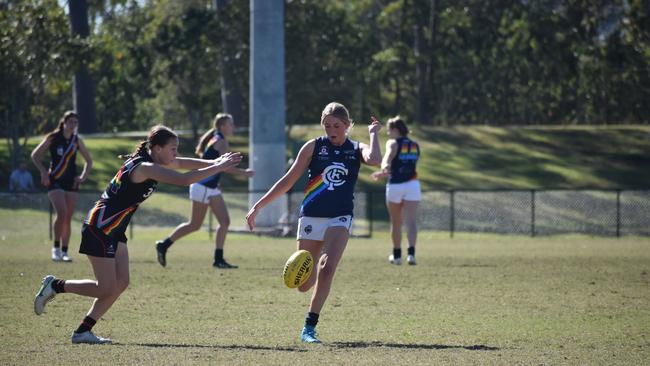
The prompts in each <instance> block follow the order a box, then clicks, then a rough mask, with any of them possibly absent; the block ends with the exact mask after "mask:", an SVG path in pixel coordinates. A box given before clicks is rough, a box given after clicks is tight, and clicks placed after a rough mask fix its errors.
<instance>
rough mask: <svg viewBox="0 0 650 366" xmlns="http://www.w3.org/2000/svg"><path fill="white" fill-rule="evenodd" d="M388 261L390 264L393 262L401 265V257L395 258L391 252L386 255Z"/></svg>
mask: <svg viewBox="0 0 650 366" xmlns="http://www.w3.org/2000/svg"><path fill="white" fill-rule="evenodd" d="M388 262H390V264H394V265H396V266H401V265H402V258H395V257H394V256H393V255H392V254H391V255H389V256H388Z"/></svg>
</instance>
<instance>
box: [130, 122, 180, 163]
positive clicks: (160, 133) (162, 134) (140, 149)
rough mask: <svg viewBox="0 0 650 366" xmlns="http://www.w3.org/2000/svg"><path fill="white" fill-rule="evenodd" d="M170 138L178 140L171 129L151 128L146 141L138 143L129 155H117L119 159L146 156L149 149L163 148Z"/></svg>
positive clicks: (157, 126)
mask: <svg viewBox="0 0 650 366" xmlns="http://www.w3.org/2000/svg"><path fill="white" fill-rule="evenodd" d="M172 138H174V139H178V135H177V134H176V132H174V131H172V129H171V128H169V127H166V126H163V125H156V126H153V127H152V128H151V131H150V132H149V136H148V137H147V139H146V140H144V141H140V143H139V144H138V145H137V146H136V147H135V150H134V151H133V152H132V153H131V154H128V155H119V156H118V157H119V158H121V159H130V158H133V157H136V156H144V155H147V154H148V150H149V149H151V148H152V147H154V146H156V145H158V146H165V145H167V143H168V142H169V140H171V139H172Z"/></svg>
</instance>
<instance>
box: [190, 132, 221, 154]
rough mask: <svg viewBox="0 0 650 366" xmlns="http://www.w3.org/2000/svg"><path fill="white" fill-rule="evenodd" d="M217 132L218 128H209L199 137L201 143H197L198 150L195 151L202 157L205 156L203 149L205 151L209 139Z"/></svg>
mask: <svg viewBox="0 0 650 366" xmlns="http://www.w3.org/2000/svg"><path fill="white" fill-rule="evenodd" d="M215 132H217V129H216V128H212V129H210V130H208V131H207V132H206V133H204V134H203V136H201V139H199V143H198V144H197V145H196V150H194V152H195V153H196V155H197V156H198V157H200V158H202V157H203V151H205V146H206V145H207V144H208V141H210V139H211V138H212V136H213V135H214V133H215Z"/></svg>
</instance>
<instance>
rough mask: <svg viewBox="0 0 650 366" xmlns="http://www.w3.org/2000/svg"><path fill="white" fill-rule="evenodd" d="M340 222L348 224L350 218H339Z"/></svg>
mask: <svg viewBox="0 0 650 366" xmlns="http://www.w3.org/2000/svg"><path fill="white" fill-rule="evenodd" d="M339 221H341V222H347V221H348V218H347V217H339Z"/></svg>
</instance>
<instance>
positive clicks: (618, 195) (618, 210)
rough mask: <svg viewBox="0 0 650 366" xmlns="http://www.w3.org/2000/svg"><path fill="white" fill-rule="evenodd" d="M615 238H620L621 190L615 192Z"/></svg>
mask: <svg viewBox="0 0 650 366" xmlns="http://www.w3.org/2000/svg"><path fill="white" fill-rule="evenodd" d="M616 237H617V238H620V237H621V190H620V189H617V190H616Z"/></svg>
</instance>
